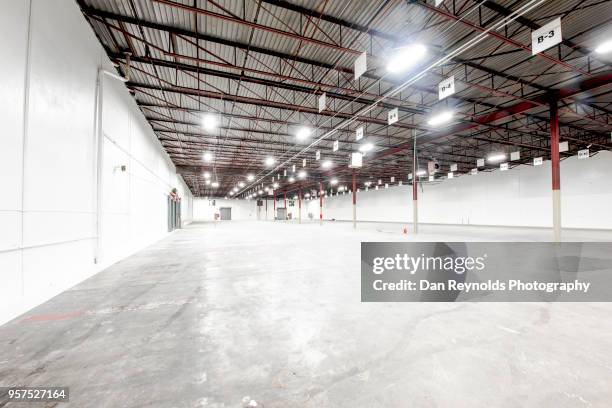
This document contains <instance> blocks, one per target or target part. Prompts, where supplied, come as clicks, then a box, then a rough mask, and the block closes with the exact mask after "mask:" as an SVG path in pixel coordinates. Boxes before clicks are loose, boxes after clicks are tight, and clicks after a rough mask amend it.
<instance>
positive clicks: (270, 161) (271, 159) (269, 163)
mask: <svg viewBox="0 0 612 408" xmlns="http://www.w3.org/2000/svg"><path fill="white" fill-rule="evenodd" d="M265 163H266V166H268V167H272V166H274V163H276V159H274V157H271V156H270V157H266V161H265Z"/></svg>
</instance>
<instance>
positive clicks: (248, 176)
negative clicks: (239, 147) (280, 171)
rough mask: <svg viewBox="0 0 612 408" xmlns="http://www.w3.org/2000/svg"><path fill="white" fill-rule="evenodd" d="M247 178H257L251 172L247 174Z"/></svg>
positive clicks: (249, 179) (250, 179) (251, 179)
mask: <svg viewBox="0 0 612 408" xmlns="http://www.w3.org/2000/svg"><path fill="white" fill-rule="evenodd" d="M247 180H248V181H253V180H255V176H254V175H252V174H251V173H249V174H247Z"/></svg>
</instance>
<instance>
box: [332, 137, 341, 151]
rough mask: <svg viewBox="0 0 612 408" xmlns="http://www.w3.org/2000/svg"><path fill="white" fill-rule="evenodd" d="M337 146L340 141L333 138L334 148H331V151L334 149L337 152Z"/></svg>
mask: <svg viewBox="0 0 612 408" xmlns="http://www.w3.org/2000/svg"><path fill="white" fill-rule="evenodd" d="M339 147H340V141H338V140H334V148H333V151H334V152H337V151H338V148H339Z"/></svg>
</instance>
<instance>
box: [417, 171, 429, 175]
mask: <svg viewBox="0 0 612 408" xmlns="http://www.w3.org/2000/svg"><path fill="white" fill-rule="evenodd" d="M426 174H427V172H426V171H425V170H419V171H417V172H416V175H417V176H424V175H426Z"/></svg>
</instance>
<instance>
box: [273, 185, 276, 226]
mask: <svg viewBox="0 0 612 408" xmlns="http://www.w3.org/2000/svg"><path fill="white" fill-rule="evenodd" d="M272 200H274V215H273V217H272V219H273V220H274V221H276V193H275V192H274V190H272Z"/></svg>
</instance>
